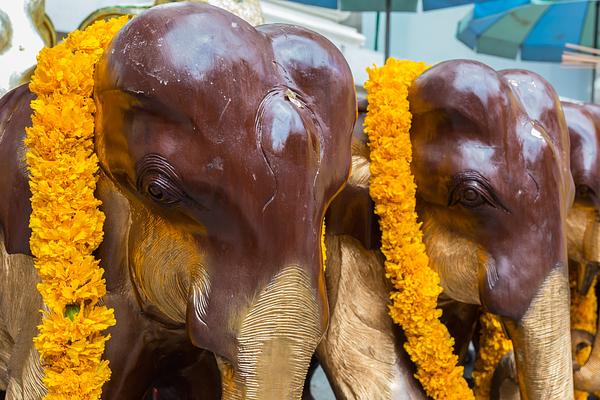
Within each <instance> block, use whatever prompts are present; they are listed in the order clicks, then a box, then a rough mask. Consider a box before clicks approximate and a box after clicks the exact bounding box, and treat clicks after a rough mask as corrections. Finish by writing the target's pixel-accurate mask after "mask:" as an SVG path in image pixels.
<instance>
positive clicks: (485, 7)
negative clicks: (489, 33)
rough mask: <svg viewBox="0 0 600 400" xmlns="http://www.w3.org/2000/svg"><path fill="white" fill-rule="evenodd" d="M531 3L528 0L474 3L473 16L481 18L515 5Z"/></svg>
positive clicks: (495, 0) (496, 0) (497, 0)
mask: <svg viewBox="0 0 600 400" xmlns="http://www.w3.org/2000/svg"><path fill="white" fill-rule="evenodd" d="M529 3H531V2H530V1H529V0H494V1H485V2H482V3H480V4H476V5H475V8H474V10H473V18H475V19H477V18H483V17H488V16H490V15H495V14H499V13H503V12H505V11H508V10H511V9H513V8H515V7H519V6H522V5H525V4H529Z"/></svg>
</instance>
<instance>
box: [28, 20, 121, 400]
mask: <svg viewBox="0 0 600 400" xmlns="http://www.w3.org/2000/svg"><path fill="white" fill-rule="evenodd" d="M126 22H127V17H122V18H118V19H112V20H110V21H107V22H105V21H99V22H97V23H95V24H93V25H91V26H90V27H88V28H87V29H86V30H84V31H75V32H73V33H71V34H70V35H69V36H68V37H67V39H66V40H65V41H64V42H63V43H61V44H59V45H57V46H55V47H53V48H47V49H43V50H42V51H41V52H40V54H39V55H38V65H37V67H36V70H35V72H34V74H33V77H32V78H31V82H30V84H29V88H30V89H31V91H32V92H33V93H35V94H36V95H37V98H36V99H35V100H33V101H32V102H31V108H32V110H33V115H32V126H31V127H30V128H27V134H26V138H25V143H26V145H27V146H28V152H27V157H26V158H27V164H28V169H29V173H30V178H29V187H30V189H31V195H32V197H31V207H32V212H31V218H30V222H29V226H30V228H31V231H32V233H31V238H30V241H29V245H30V248H31V252H32V254H33V256H34V257H35V267H36V269H37V271H38V274H39V276H40V279H41V282H40V283H39V284H38V286H37V288H38V291H39V292H40V294H41V295H42V299H43V301H44V305H45V310H44V311H42V313H43V320H42V324H41V325H40V326H38V330H39V333H38V335H37V336H36V337H35V338H34V343H35V346H36V349H37V350H38V352H39V353H40V357H41V360H42V366H43V367H44V379H43V382H44V385H45V386H46V389H47V390H48V393H47V395H46V397H45V398H46V399H47V400H55V399H56V400H59V399H60V400H64V399H81V400H88V399H89V400H94V399H99V398H100V396H101V394H102V386H103V385H104V383H105V382H106V381H108V380H109V378H110V369H109V367H108V361H105V360H102V354H103V353H104V346H105V343H106V341H107V340H108V339H109V338H110V336H109V335H103V334H102V332H103V331H105V330H106V329H107V328H109V327H110V326H113V325H115V323H116V321H115V318H114V311H113V310H112V309H109V308H107V307H106V306H104V305H99V304H98V303H99V301H100V299H101V297H102V296H104V295H105V294H106V285H105V281H104V278H103V277H102V276H103V274H104V270H103V269H102V268H100V264H99V261H98V260H96V259H95V258H94V256H93V255H92V253H93V251H94V250H95V249H96V248H97V247H98V246H99V245H100V243H101V242H102V237H103V231H102V226H103V224H104V214H103V213H102V212H101V211H100V210H99V209H98V207H99V206H100V201H99V200H97V199H96V198H95V197H94V191H95V189H96V182H97V179H98V178H97V172H98V157H97V156H96V155H95V154H94V141H93V139H94V116H93V114H94V112H95V105H94V100H93V89H94V68H95V65H96V63H97V62H98V60H99V59H100V56H101V55H102V53H103V52H104V49H105V48H106V46H107V45H108V43H109V42H110V40H111V39H112V37H113V36H114V35H115V34H116V32H118V31H119V29H120V28H121V27H122V26H123V25H124V24H125V23H126ZM67 306H70V307H71V309H76V310H78V311H77V312H76V313H75V314H70V315H69V316H67V315H66V309H67ZM75 306H76V307H75ZM74 307H75V308H74Z"/></svg>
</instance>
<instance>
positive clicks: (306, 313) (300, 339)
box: [218, 266, 324, 400]
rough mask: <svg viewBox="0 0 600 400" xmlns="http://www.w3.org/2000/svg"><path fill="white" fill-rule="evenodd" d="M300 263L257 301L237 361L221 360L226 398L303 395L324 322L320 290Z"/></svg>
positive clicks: (281, 275)
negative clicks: (320, 309) (319, 300)
mask: <svg viewBox="0 0 600 400" xmlns="http://www.w3.org/2000/svg"><path fill="white" fill-rule="evenodd" d="M312 286H313V285H311V279H310V278H309V276H308V274H307V273H306V271H305V270H304V269H302V268H300V267H298V266H288V267H286V268H284V269H283V270H281V272H280V273H278V274H277V275H276V276H275V277H274V278H273V279H272V280H271V282H270V283H269V284H268V285H267V286H266V287H265V288H264V289H263V291H262V293H261V294H260V295H259V296H258V297H257V298H256V300H255V301H254V302H253V303H252V304H251V306H250V310H249V312H248V314H247V315H246V317H245V318H244V320H243V323H242V325H241V329H240V331H239V334H238V337H237V351H236V358H237V359H236V360H235V361H234V364H235V365H232V364H231V363H229V362H227V361H225V360H224V359H222V358H219V359H218V364H219V369H220V370H221V376H222V382H223V399H225V400H234V399H235V400H237V399H245V400H250V399H256V400H259V399H260V400H271V399H272V400H276V399H300V398H301V396H302V390H303V387H304V380H305V378H306V372H307V370H308V367H309V365H310V360H311V357H312V355H313V353H314V351H315V349H316V347H317V344H318V342H319V341H320V339H321V337H322V335H323V333H324V326H323V324H322V318H320V316H319V307H318V304H317V299H316V294H315V291H314V290H313V289H312Z"/></svg>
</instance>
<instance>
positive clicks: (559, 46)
mask: <svg viewBox="0 0 600 400" xmlns="http://www.w3.org/2000/svg"><path fill="white" fill-rule="evenodd" d="M587 8H588V2H587V1H578V2H568V3H564V4H553V5H552V6H550V7H549V8H548V10H547V11H546V13H545V14H544V15H543V16H542V18H540V19H539V20H538V22H537V24H536V25H535V27H534V28H533V29H532V30H531V32H529V35H527V37H526V38H525V40H524V41H523V44H522V47H521V59H523V60H538V61H560V58H561V54H562V52H563V50H564V49H565V43H567V42H568V43H579V41H580V37H581V32H582V29H583V25H584V22H585V17H586V14H587Z"/></svg>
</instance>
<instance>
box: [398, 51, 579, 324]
mask: <svg viewBox="0 0 600 400" xmlns="http://www.w3.org/2000/svg"><path fill="white" fill-rule="evenodd" d="M509 72H510V71H507V72H500V73H498V72H496V71H494V70H492V69H491V68H489V67H487V66H484V65H483V64H480V63H478V62H474V61H460V60H459V61H450V62H445V63H441V64H438V65H436V66H434V67H432V68H431V69H429V70H428V71H426V72H425V73H423V74H422V75H421V76H420V77H419V78H417V80H416V82H415V84H414V85H413V87H412V88H411V93H410V101H411V112H412V113H413V124H412V129H411V141H412V144H413V163H412V168H413V173H414V175H415V180H416V183H417V208H418V210H417V211H418V214H419V217H420V219H421V220H422V221H423V232H424V241H425V244H426V246H427V249H428V254H429V256H430V262H431V264H432V266H433V267H434V268H435V269H436V270H438V271H439V272H440V275H441V281H442V286H443V287H444V290H445V291H446V292H447V293H448V294H449V295H450V296H451V297H453V298H455V299H456V300H460V301H465V302H469V303H475V304H477V303H479V302H480V301H481V303H483V304H484V305H485V306H486V307H487V308H488V309H489V310H490V311H492V312H494V313H497V314H500V315H503V316H506V317H511V318H514V319H517V320H518V319H519V318H520V317H521V316H522V315H523V313H524V312H525V311H526V310H527V307H528V306H529V304H530V302H531V299H532V298H533V296H534V295H535V293H536V290H537V287H539V285H540V284H541V283H542V281H543V280H544V278H545V277H546V276H547V274H548V273H549V271H550V270H551V269H552V268H554V267H555V266H556V265H563V266H564V265H566V248H565V247H566V246H565V245H566V243H565V239H564V235H563V229H564V227H563V224H562V220H563V219H562V218H564V216H565V215H566V209H567V207H568V205H569V201H570V199H571V198H572V183H571V181H570V176H569V175H568V155H567V154H566V151H565V150H564V146H565V143H566V145H567V146H568V137H567V138H565V137H564V136H565V135H566V130H562V131H561V130H560V127H565V126H566V125H565V123H564V119H563V120H562V121H558V122H556V123H555V126H558V127H559V128H555V127H554V125H553V126H551V127H550V128H551V129H550V128H548V126H549V125H548V122H547V119H544V118H546V117H544V115H546V114H547V115H550V116H554V115H555V114H556V113H555V114H553V113H552V110H551V109H550V108H551V107H550V106H544V104H550V105H553V106H556V105H557V104H558V106H559V107H560V105H559V103H558V97H557V96H556V95H555V93H554V92H553V90H552V89H551V88H550V89H548V88H549V86H547V87H541V88H540V89H539V90H538V91H539V92H540V93H541V94H539V95H535V94H532V95H531V96H532V97H531V99H528V98H526V97H522V96H521V94H520V93H519V92H518V88H515V87H514V85H513V83H511V82H510V79H509V78H510V77H512V78H514V79H517V78H515V76H516V75H518V74H516V72H515V73H514V75H515V76H512V75H511V76H510V77H508V76H507V75H508V74H509ZM534 78H535V77H530V80H532V79H534ZM518 79H520V78H518ZM518 79H517V80H518ZM536 79H537V78H536ZM540 79H541V78H540ZM538 87H540V85H539V84H538ZM547 93H549V94H547ZM540 96H541V97H543V96H547V97H548V98H546V99H543V100H540V101H538V102H537V103H536V105H537V107H538V108H537V109H534V108H533V107H528V106H527V103H534V101H533V100H532V99H535V98H538V97H540ZM554 99H555V100H554ZM549 107H550V108H549ZM542 109H544V110H545V111H541V110H542ZM536 113H537V114H539V115H535V114H536ZM544 113H545V114H544ZM534 116H535V118H534ZM548 118H550V117H548ZM553 118H554V117H553ZM557 118H558V117H557ZM561 124H562V125H561ZM557 132H558V133H557ZM561 132H562V133H561ZM563 134H564V135H563ZM567 148H568V147H567ZM566 173H567V174H566Z"/></svg>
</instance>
